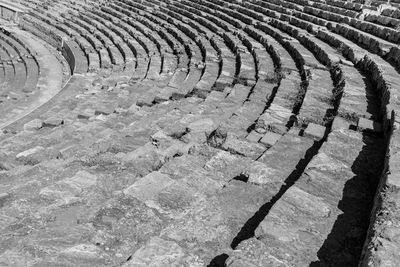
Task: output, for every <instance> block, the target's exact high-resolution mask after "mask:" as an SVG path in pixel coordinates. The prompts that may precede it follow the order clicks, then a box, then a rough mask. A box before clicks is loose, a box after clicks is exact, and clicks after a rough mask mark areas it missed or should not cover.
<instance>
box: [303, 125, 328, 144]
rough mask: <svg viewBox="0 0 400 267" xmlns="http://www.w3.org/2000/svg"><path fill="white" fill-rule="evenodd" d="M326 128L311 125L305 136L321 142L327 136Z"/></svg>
mask: <svg viewBox="0 0 400 267" xmlns="http://www.w3.org/2000/svg"><path fill="white" fill-rule="evenodd" d="M325 131H326V128H325V127H324V126H321V125H318V124H314V123H309V124H308V126H307V128H306V129H305V131H304V136H305V137H309V138H312V139H314V140H315V141H320V140H321V139H322V138H324V136H325Z"/></svg>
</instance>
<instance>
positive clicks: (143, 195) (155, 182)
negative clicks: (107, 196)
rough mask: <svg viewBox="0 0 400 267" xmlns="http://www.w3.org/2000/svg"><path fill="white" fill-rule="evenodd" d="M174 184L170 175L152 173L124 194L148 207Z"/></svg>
mask: <svg viewBox="0 0 400 267" xmlns="http://www.w3.org/2000/svg"><path fill="white" fill-rule="evenodd" d="M172 183H174V180H172V179H171V178H169V176H168V175H166V174H163V173H160V172H152V173H149V174H148V175H146V176H144V177H142V178H141V179H139V180H138V181H137V182H135V183H134V184H133V185H131V186H129V187H128V188H126V189H125V190H124V194H125V195H128V196H131V197H134V198H136V199H138V200H140V201H142V202H145V203H146V205H147V204H148V202H149V201H151V200H154V199H155V198H156V197H157V195H158V194H159V193H160V192H161V191H162V190H163V189H164V188H166V187H167V186H169V185H171V184H172Z"/></svg>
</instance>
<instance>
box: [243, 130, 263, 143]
mask: <svg viewBox="0 0 400 267" xmlns="http://www.w3.org/2000/svg"><path fill="white" fill-rule="evenodd" d="M262 137H263V135H262V134H260V133H257V132H256V131H252V132H251V133H250V134H249V135H248V136H247V137H246V139H247V140H249V141H250V142H254V143H257V142H258V141H260V139H261V138H262Z"/></svg>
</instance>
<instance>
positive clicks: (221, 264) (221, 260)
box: [207, 253, 229, 267]
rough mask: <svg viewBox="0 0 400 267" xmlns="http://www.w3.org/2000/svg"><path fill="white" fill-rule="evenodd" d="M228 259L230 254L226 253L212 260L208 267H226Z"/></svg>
mask: <svg viewBox="0 0 400 267" xmlns="http://www.w3.org/2000/svg"><path fill="white" fill-rule="evenodd" d="M228 257H229V256H228V254H225V253H223V254H221V255H218V256H216V257H215V258H214V259H212V260H211V262H210V264H208V265H207V267H225V262H226V260H227V259H228Z"/></svg>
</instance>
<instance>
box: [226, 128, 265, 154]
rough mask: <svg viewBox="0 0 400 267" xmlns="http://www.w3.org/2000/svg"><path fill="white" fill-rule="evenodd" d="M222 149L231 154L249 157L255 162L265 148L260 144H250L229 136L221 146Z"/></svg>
mask: <svg viewBox="0 0 400 267" xmlns="http://www.w3.org/2000/svg"><path fill="white" fill-rule="evenodd" d="M222 148H223V149H225V150H227V151H230V152H233V153H237V154H240V155H244V156H246V157H250V158H252V159H253V160H256V159H257V158H258V157H260V156H261V155H262V154H263V153H264V151H265V147H264V146H263V145H261V144H258V143H251V142H248V141H247V140H244V139H239V138H237V137H236V136H232V135H229V134H228V138H227V139H226V141H225V143H224V144H223V145H222Z"/></svg>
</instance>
